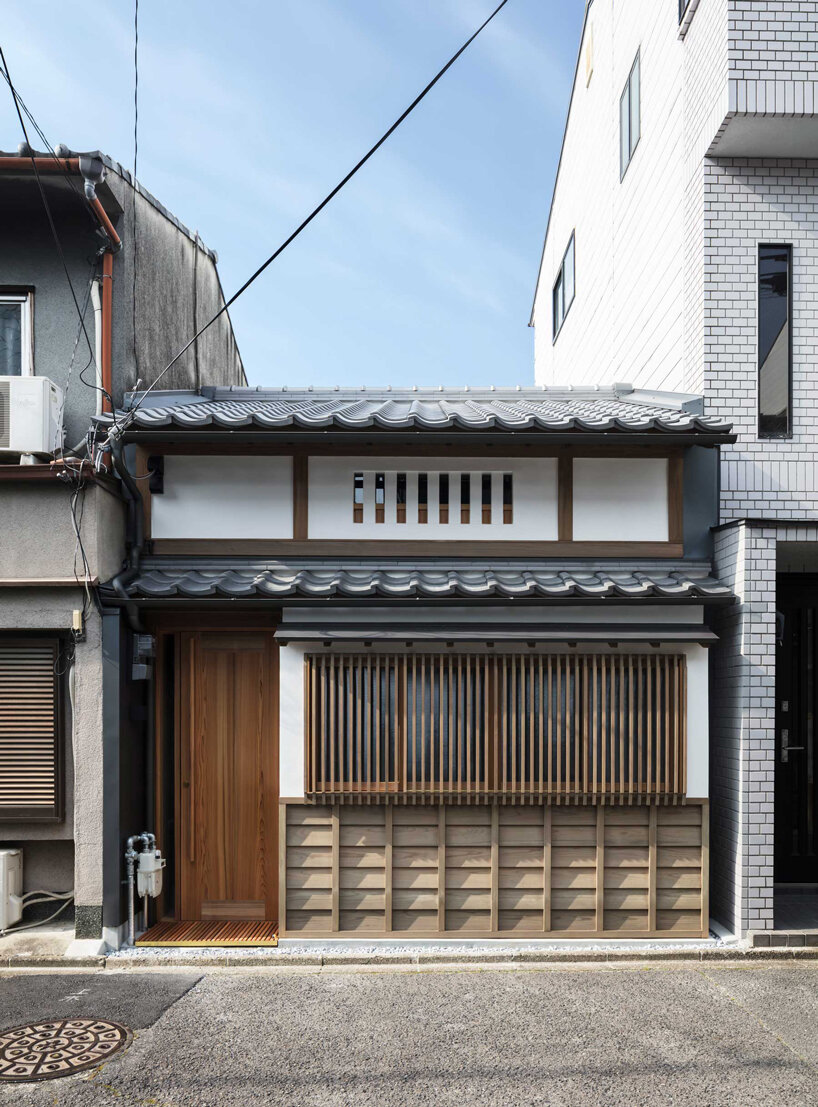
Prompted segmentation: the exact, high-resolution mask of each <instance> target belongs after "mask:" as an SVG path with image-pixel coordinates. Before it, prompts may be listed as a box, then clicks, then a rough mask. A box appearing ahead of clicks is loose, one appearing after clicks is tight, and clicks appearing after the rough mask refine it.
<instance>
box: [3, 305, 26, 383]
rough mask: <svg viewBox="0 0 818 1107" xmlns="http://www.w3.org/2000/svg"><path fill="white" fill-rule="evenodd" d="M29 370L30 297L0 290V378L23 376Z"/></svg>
mask: <svg viewBox="0 0 818 1107" xmlns="http://www.w3.org/2000/svg"><path fill="white" fill-rule="evenodd" d="M32 372H33V365H32V344H31V296H30V295H29V294H28V293H26V292H21V293H16V292H15V293H0V377H27V376H29V375H30V374H31V373H32Z"/></svg>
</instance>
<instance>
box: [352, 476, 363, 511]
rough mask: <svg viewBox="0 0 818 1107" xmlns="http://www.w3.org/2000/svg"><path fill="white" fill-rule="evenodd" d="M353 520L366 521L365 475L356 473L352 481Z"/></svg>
mask: <svg viewBox="0 0 818 1107" xmlns="http://www.w3.org/2000/svg"><path fill="white" fill-rule="evenodd" d="M352 521H353V523H362V522H363V521H364V475H363V473H356V474H355V477H354V479H353V482H352Z"/></svg>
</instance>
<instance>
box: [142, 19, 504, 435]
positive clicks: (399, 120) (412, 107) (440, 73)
mask: <svg viewBox="0 0 818 1107" xmlns="http://www.w3.org/2000/svg"><path fill="white" fill-rule="evenodd" d="M507 3H508V0H501V3H499V4H498V5H497V7H496V8H495V9H494V11H493V12H492V13H491V15H490V16H489V17H488V18H487V19H485V20H484V21H483V22H482V23H481V24H480V26H479V27H478V28H477V30H476V31H475V32H474V34H472V35H471V36H470V37H469V38H468V39H466V41H465V42H464V43H463V45H462V46H461V47H460V49H459V50H458V51H457V53H455V54H453V55H452V56H451V58H449V60H448V61H447V62H446V64H445V65H444V66H443V68H442V69H440V70H439V71H438V72H437V73H436V74H435V76H434V77H433V78H432V80H431V81H429V83H428V84H427V85H426V87H425V88H424V89H423V91H422V92H421V93H420V94H419V95H418V96H416V97H415V99H414V100H413V101H412V103H411V104H410V105H409V107H408V108H406V110H405V111H404V112H403V113H402V114H401V115H399V116H398V118H397V119H396V120H395V122H394V123H393V124H392V126H391V127H390V128H389V129H388V130H387V131H385V132H384V133H383V135H381V137H380V138H379V139H378V141H377V142H376V143H375V145H374V146H372V147H370V149H369V150H368V151H367V153H366V154H364V156H363V157H362V158H361V160H360V161H359V162H358V163H357V164H356V165H355V166H353V168H352V169H350V171H349V173H347V175H346V176H345V177H343V178H342V179H341V180H340V181H339V182H338V184H337V185H336V186H335V188H333V190H332V191H331V192H329V193H328V194H327V195H326V196H325V197H324V199H323V200H322V201H321V203H320V204H319V205H318V207H316V208H313V210H312V211H311V212H310V214H309V215H308V216H307V218H306V219H305V220H304V221H303V222H302V223H300V224H299V225H298V226H297V227H296V229H295V230H294V231H293V233H292V234H291V235H290V236H289V238H286V239H285V240H284V242H282V243H281V245H280V246H279V247H278V249H276V250H275V251H274V252H273V253H272V254H270V256H269V257H268V258H267V260H266V261H265V262H263V263H262V264H261V265H260V266H259V267H258V269H256V271H255V273H253V274H252V276H250V277H249V278H248V279H247V280H246V281H245V282H244V284H243V285H242V286H241V288H239V289H238V291H237V292H234V293H233V295H232V296H231V297H230V299H229V300H227V301H226V303H224V304H222V306H221V307H220V308H219V310H218V311H217V312H216V314H215V315H213V316H212V317H211V318H210V319H208V321H207V322H206V323H205V324H204V326H203V327H200V328H199V330H198V331H196V333H195V334H194V335H193V337H192V338H191V339H190V340H189V341H188V342H186V343H185V345H184V346H183V347H182V348H181V350H179V352H178V353H177V354H176V356H175V357H174V358H173V359H172V360H171V361H169V362H168V364H167V365H166V366H165V368H164V369H163V370H162V372H161V373H160V374H159V376H158V377H157V378H156V380H155V381H154V382H153V383H152V384H151V385H149V386H148V388H146V390H145V391H144V392H143V394H142V396H141V397H140V398H139V400H138V401H137V402H136V404H134V406H133V407H132V408H131V410H130V412H129V413H128V414H127V415H126V416H125V426H127V423H128V422H130V421H132V420H133V417H134V416H135V414H136V412H137V411H138V410H139V408H140V406H141V405H142V403H143V402H144V400H145V398H146V397H147V395H148V393H149V392H151V391H152V390H153V389H154V388H155V387H156V385H157V384H158V383H159V382H160V381H161V379H162V378H163V377H164V376H165V374H166V373H167V372H168V371H169V370H170V369H172V368H173V366H174V365H175V364H176V362H177V361H178V360H179V358H180V357H182V355H183V354H186V353H187V351H188V350H189V349H190V347H191V346H192V345H193V344H194V343H195V342H196V341H198V339H199V338H201V336H202V335H203V334H204V332H205V331H206V330H207V329H208V328H209V327H211V326H212V325H213V324H214V323H215V322H216V320H217V319H218V318H219V317H220V316H222V315H224V313H225V312H226V311H227V309H228V308H229V307H230V306H231V305H232V304H234V303H235V302H236V300H238V298H239V296H241V295H242V293H243V292H246V291H247V289H248V288H249V287H250V285H251V284H252V283H253V281H255V280H256V279H257V278H258V277H260V276H261V274H262V273H263V272H264V270H265V269H267V267H268V266H269V265H272V263H273V262H274V261H275V260H276V258H277V257H279V255H280V254H282V253H283V252H284V251H285V250H286V249H287V247H288V246H289V245H290V243H292V242H294V241H295V239H296V238H298V236H299V235H300V234H301V232H302V231H303V230H305V229H306V228H307V227H308V226H309V225H310V223H312V221H313V219H315V217H316V216H317V215H319V214H320V213H321V212H322V211H323V210H324V208H325V207H326V206H327V204H328V203H329V202H330V201H331V200H332V199H334V198H335V196H337V195H338V193H339V192H340V191H341V189H342V188H343V187H344V186H345V185H346V184H348V183H349V181H351V180H352V178H353V177H354V176H355V174H356V173H357V172H358V170H359V169H362V168H363V167H364V166H365V165H366V163H367V162H368V161H369V159H370V158H371V157H372V155H373V154H375V153H376V152H377V151H378V150H379V149H380V148H381V146H383V144H384V143H385V142H386V140H387V139H388V138H389V137H390V135H392V134H394V132H395V131H396V130H397V129H398V127H399V126H400V125H401V123H403V121H404V120H405V119H406V118H407V116H409V115H411V113H412V112H413V111H414V110H415V108H416V107H417V106H418V104H419V103H420V102H421V100H423V99H424V97H425V96H426V95H427V94H428V93H429V92H431V90H432V89H433V88H434V87H435V85H436V84H437V82H438V81H439V80H440V79H441V77H443V75H444V74H445V73H446V72H447V71H448V70H449V69H451V67H452V66H453V65H454V63H455V62H456V61H457V59H458V58H459V57H460V55H461V54H462V53H464V51H465V50H467V49H468V47H469V46H471V44H472V43H473V42H474V40H475V39H476V38H477V36H478V35H479V34H480V32H481V31H482V30H483V29H484V28H485V27H487V26H488V25H489V23H491V21H492V19H494V17H495V16H496V15H497V13H498V12H499V11H500V10H501V8H504V7H505V6H506V4H507ZM120 426H122V424H120ZM123 429H124V428H123Z"/></svg>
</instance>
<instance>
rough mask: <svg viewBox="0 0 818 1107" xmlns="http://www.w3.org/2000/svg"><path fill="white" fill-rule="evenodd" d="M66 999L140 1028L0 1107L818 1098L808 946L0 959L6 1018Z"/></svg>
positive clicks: (815, 970)
mask: <svg viewBox="0 0 818 1107" xmlns="http://www.w3.org/2000/svg"><path fill="white" fill-rule="evenodd" d="M82 989H87V991H85V992H82ZM76 996H78V997H79V998H72V997H76ZM64 1014H74V1015H79V1014H88V1015H93V1016H95V1017H98V1018H106V1017H107V1018H111V1019H114V1020H115V1021H122V1022H128V1020H130V1021H129V1025H130V1026H131V1027H132V1028H133V1029H134V1031H135V1034H134V1041H133V1044H132V1045H131V1047H130V1049H129V1050H128V1051H127V1052H126V1053H123V1054H120V1055H119V1056H117V1057H115V1058H112V1059H111V1060H110V1061H109V1062H107V1063H106V1064H105V1065H104V1066H103V1067H102V1068H101V1070H99V1071H97V1072H92V1073H85V1074H79V1075H76V1076H71V1077H67V1078H64V1079H61V1080H54V1081H49V1082H47V1083H42V1084H30V1085H16V1086H12V1085H5V1084H0V1107H2V1105H5V1104H6V1103H9V1104H25V1105H28V1104H31V1105H33V1107H34V1105H36V1107H40V1105H48V1107H54V1105H59V1107H71V1105H82V1107H99V1105H103V1104H104V1105H108V1104H117V1105H118V1107H143V1105H148V1104H150V1105H156V1107H189V1105H190V1107H192V1105H200V1104H206V1105H208V1107H210V1105H213V1107H232V1105H239V1104H240V1105H242V1107H251V1105H255V1104H281V1105H287V1107H290V1105H291V1107H309V1105H321V1107H324V1105H327V1107H329V1105H332V1107H336V1105H342V1104H343V1105H352V1104H354V1105H356V1107H366V1105H370V1104H372V1105H377V1107H392V1105H395V1107H406V1105H410V1104H424V1105H425V1104H434V1105H436V1107H437V1105H457V1107H483V1105H502V1107H512V1105H515V1107H516V1105H518V1104H520V1105H523V1104H524V1105H534V1104H536V1105H541V1104H542V1105H545V1104H547V1105H571V1107H583V1105H586V1104H594V1105H605V1107H608V1105H619V1104H621V1105H627V1107H640V1105H642V1104H644V1105H646V1107H647V1105H650V1107H664V1105H673V1107H686V1105H688V1104H690V1105H691V1107H693V1105H695V1107H720V1105H722V1104H724V1105H725V1107H726V1105H729V1107H745V1105H746V1107H750V1105H752V1107H756V1105H758V1107H762V1105H763V1107H771V1105H777V1104H786V1105H787V1107H800V1105H807V1104H816V1105H818V963H816V962H812V963H808V962H804V963H800V964H795V965H793V964H792V963H790V964H786V965H785V964H773V963H771V964H758V963H756V964H754V965H752V966H746V965H742V966H741V967H732V966H727V965H701V964H698V965H689V966H688V965H679V964H672V963H668V964H654V965H652V966H650V967H644V966H635V965H633V966H629V967H624V966H616V967H597V966H577V967H575V968H566V967H564V966H559V967H544V966H538V967H536V968H531V969H525V970H521V969H514V970H507V969H502V968H484V969H473V968H469V969H466V968H462V969H457V970H441V969H437V970H428V971H423V972H417V971H414V972H401V971H384V970H380V971H365V970H362V969H361V970H358V971H356V972H350V971H349V970H348V969H346V968H345V969H343V970H339V971H329V970H327V969H324V970H323V971H321V972H309V971H306V970H300V969H290V970H283V971H282V970H278V971H275V970H274V971H263V970H250V971H246V972H241V971H237V970H233V971H229V972H228V971H209V972H207V973H205V974H203V975H201V976H199V975H198V974H190V973H185V974H180V973H177V972H167V971H158V972H154V973H138V974H137V973H134V972H127V973H125V972H122V973H114V972H105V973H97V974H88V975H84V974H72V975H70V976H68V975H57V974H37V975H33V974H30V975H17V976H13V975H0V1028H1V1027H3V1026H9V1025H15V1024H17V1023H20V1022H23V1021H28V1020H29V1019H34V1018H42V1017H44V1016H45V1015H64Z"/></svg>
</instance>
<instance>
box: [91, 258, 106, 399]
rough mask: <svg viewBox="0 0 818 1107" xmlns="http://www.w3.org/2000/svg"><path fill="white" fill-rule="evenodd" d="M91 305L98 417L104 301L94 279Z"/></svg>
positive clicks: (100, 393)
mask: <svg viewBox="0 0 818 1107" xmlns="http://www.w3.org/2000/svg"><path fill="white" fill-rule="evenodd" d="M91 303H92V304H93V305H94V361H95V362H96V370H97V388H98V389H99V391H98V392H97V407H96V413H97V415H101V414H102V397H103V392H102V390H103V388H104V387H105V385H104V384H103V383H102V299H101V297H100V294H99V281H98V280H96V279H94V281H93V282H92V284H91Z"/></svg>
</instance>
